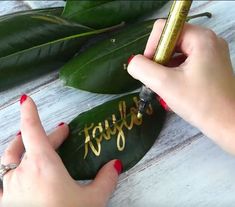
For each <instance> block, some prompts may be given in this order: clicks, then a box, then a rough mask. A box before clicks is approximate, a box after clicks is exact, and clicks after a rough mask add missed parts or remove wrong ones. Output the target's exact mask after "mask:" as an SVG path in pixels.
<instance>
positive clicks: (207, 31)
mask: <svg viewBox="0 0 235 207" xmlns="http://www.w3.org/2000/svg"><path fill="white" fill-rule="evenodd" d="M205 36H206V38H207V39H210V40H212V41H215V40H217V35H216V34H215V32H214V31H213V30H211V29H205Z"/></svg>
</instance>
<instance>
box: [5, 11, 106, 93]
mask: <svg viewBox="0 0 235 207" xmlns="http://www.w3.org/2000/svg"><path fill="white" fill-rule="evenodd" d="M0 27H1V30H0V80H1V81H0V91H1V90H4V89H6V88H9V87H12V86H14V85H17V84H19V83H22V82H26V81H28V80H30V79H33V78H35V77H38V76H39V75H41V74H45V73H48V72H49V71H52V70H55V69H58V68H59V67H61V66H62V65H63V64H64V63H65V62H66V61H68V59H70V58H71V57H72V56H73V55H74V54H75V53H76V52H77V50H78V49H79V47H80V46H81V45H82V44H83V43H84V41H86V40H87V39H88V38H90V37H91V36H92V35H95V34H99V33H102V32H105V31H107V30H109V28H107V29H100V30H94V29H91V28H89V27H86V26H83V25H80V24H77V23H74V22H69V21H67V20H65V19H62V18H60V17H58V16H54V15H49V14H44V13H40V12H39V13H35V12H33V13H30V12H27V13H26V14H21V13H20V14H19V13H18V14H17V15H12V16H8V17H5V18H2V19H0Z"/></svg>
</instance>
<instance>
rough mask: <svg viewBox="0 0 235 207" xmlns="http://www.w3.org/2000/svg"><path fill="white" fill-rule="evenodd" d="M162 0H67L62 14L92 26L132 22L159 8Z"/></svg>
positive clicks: (101, 26) (99, 26)
mask: <svg viewBox="0 0 235 207" xmlns="http://www.w3.org/2000/svg"><path fill="white" fill-rule="evenodd" d="M166 2H167V0H165V1H164V0H163V1H132V0H131V1H117V0H109V1H93V0H90V1H74V0H67V3H66V6H65V9H64V11H63V14H62V15H63V16H64V17H66V18H68V19H71V20H74V21H77V22H79V23H80V24H84V25H87V26H89V27H92V28H103V27H108V26H112V25H115V24H119V23H120V22H122V21H124V22H133V21H136V19H138V18H140V17H141V16H144V15H146V14H149V13H150V12H152V11H155V10H157V9H159V8H161V7H162V6H163V5H164V4H165V3H166Z"/></svg>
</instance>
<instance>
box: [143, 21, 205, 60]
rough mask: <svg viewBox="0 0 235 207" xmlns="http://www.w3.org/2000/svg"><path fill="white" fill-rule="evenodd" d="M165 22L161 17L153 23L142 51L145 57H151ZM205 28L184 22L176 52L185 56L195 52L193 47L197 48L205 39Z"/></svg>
mask: <svg viewBox="0 0 235 207" xmlns="http://www.w3.org/2000/svg"><path fill="white" fill-rule="evenodd" d="M165 23H166V20H163V19H159V20H157V21H156V22H155V23H154V26H153V29H152V31H151V33H150V36H149V39H148V42H147V44H146V47H145V51H144V55H145V56H146V57H147V58H150V59H152V58H153V56H154V53H155V51H156V48H157V45H158V42H159V40H160V37H161V34H162V31H163V28H164V26H165ZM206 30H208V29H206V28H203V27H200V26H196V25H191V24H188V23H185V25H184V28H183V31H182V33H181V35H180V37H179V40H178V43H177V45H176V50H177V52H182V53H183V54H185V55H186V56H189V55H191V54H192V53H193V52H195V51H196V50H194V49H195V48H198V46H199V45H201V44H202V42H203V41H204V40H206V37H205V35H204V34H205V31H206ZM200 52H201V51H200Z"/></svg>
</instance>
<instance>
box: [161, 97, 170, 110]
mask: <svg viewBox="0 0 235 207" xmlns="http://www.w3.org/2000/svg"><path fill="white" fill-rule="evenodd" d="M159 103H160V105H161V106H162V108H164V109H165V110H166V111H170V108H169V106H168V105H167V104H166V102H165V101H164V100H163V99H162V98H161V97H159Z"/></svg>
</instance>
